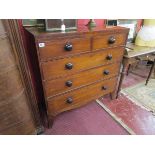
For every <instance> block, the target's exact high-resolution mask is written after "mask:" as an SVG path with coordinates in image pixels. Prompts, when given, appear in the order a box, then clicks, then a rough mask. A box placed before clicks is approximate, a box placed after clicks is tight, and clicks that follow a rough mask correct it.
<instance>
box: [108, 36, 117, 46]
mask: <svg viewBox="0 0 155 155" xmlns="http://www.w3.org/2000/svg"><path fill="white" fill-rule="evenodd" d="M115 41H116V39H115V37H113V36H111V37H110V38H109V40H108V43H109V44H114V43H115Z"/></svg>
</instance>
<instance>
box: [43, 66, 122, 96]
mask: <svg viewBox="0 0 155 155" xmlns="http://www.w3.org/2000/svg"><path fill="white" fill-rule="evenodd" d="M119 67H120V63H114V64H111V65H105V66H102V67H98V68H94V69H90V70H87V71H83V72H80V73H78V74H74V75H72V76H67V77H63V78H58V79H54V80H50V81H45V82H44V86H45V93H46V97H50V96H55V95H57V94H60V93H64V92H65V91H70V90H73V89H75V88H78V87H81V86H84V85H88V84H91V83H94V82H96V81H97V80H101V79H104V78H111V77H113V76H116V75H118V72H119Z"/></svg>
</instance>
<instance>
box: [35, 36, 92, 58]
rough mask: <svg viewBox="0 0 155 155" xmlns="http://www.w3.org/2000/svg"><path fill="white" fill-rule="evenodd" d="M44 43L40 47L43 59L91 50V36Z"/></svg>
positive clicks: (40, 54)
mask: <svg viewBox="0 0 155 155" xmlns="http://www.w3.org/2000/svg"><path fill="white" fill-rule="evenodd" d="M43 43H44V44H43V47H39V57H40V59H41V60H48V59H54V58H61V57H65V56H69V55H73V54H79V53H82V52H85V51H90V38H76V39H58V40H56V41H50V42H43ZM38 44H39V45H40V43H38ZM39 45H38V46H39ZM41 45H42V44H41Z"/></svg>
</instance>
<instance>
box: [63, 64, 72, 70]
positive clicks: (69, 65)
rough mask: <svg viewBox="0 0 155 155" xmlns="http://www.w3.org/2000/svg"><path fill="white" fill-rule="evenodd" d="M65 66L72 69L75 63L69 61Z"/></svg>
mask: <svg viewBox="0 0 155 155" xmlns="http://www.w3.org/2000/svg"><path fill="white" fill-rule="evenodd" d="M65 67H66V69H69V70H70V69H72V68H73V64H72V63H67V64H66V65H65Z"/></svg>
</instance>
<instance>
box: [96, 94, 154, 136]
mask: <svg viewBox="0 0 155 155" xmlns="http://www.w3.org/2000/svg"><path fill="white" fill-rule="evenodd" d="M97 102H98V104H99V105H100V106H101V107H102V108H103V109H104V110H105V111H106V112H107V113H108V114H109V115H110V116H111V117H112V118H113V119H115V120H116V121H117V122H118V123H119V124H120V125H121V126H122V127H124V128H125V129H126V130H127V131H128V132H129V133H130V134H132V135H133V134H136V135H155V116H154V115H152V113H151V112H149V111H147V110H145V109H144V108H141V107H140V106H138V105H136V104H135V103H134V102H133V101H131V100H130V99H128V98H127V97H126V96H124V95H123V94H120V95H119V98H118V99H114V100H111V99H110V97H108V96H105V97H101V98H99V99H98V100H97Z"/></svg>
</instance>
